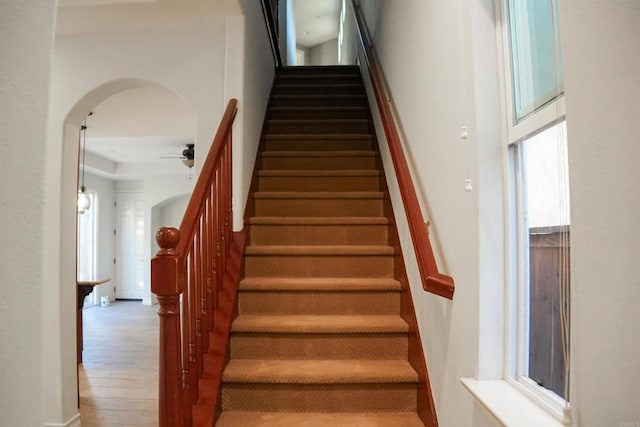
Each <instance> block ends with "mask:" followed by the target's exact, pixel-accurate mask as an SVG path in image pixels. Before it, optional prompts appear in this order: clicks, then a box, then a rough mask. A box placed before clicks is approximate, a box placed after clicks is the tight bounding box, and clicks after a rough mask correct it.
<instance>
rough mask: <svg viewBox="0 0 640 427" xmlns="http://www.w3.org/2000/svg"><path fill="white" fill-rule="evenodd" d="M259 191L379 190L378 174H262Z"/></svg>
mask: <svg viewBox="0 0 640 427" xmlns="http://www.w3.org/2000/svg"><path fill="white" fill-rule="evenodd" d="M258 182H259V189H260V190H259V191H378V188H379V178H378V177H377V176H360V177H356V176H346V177H345V176H330V177H328V176H324V177H318V176H308V177H306V176H305V177H303V176H290V177H282V176H270V177H266V176H262V177H260V179H259V181H258Z"/></svg>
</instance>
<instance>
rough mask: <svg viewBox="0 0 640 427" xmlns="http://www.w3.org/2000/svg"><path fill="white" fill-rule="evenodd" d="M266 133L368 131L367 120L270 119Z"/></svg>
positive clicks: (360, 132)
mask: <svg viewBox="0 0 640 427" xmlns="http://www.w3.org/2000/svg"><path fill="white" fill-rule="evenodd" d="M265 131H266V132H267V133H278V134H309V133H311V134H336V133H359V134H362V133H369V132H370V128H369V122H368V121H367V120H350V121H340V120H328V121H312V120H300V121H297V120H294V121H285V122H283V121H278V120H270V121H268V122H267V125H266V127H265Z"/></svg>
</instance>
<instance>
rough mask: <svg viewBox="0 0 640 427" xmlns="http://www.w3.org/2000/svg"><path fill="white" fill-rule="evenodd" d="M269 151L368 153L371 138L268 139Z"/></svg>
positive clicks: (267, 147)
mask: <svg viewBox="0 0 640 427" xmlns="http://www.w3.org/2000/svg"><path fill="white" fill-rule="evenodd" d="M266 149H267V150H268V151H361V150H362V151H368V150H371V138H363V139H329V138H327V139H322V138H319V139H304V138H296V139H284V138H282V139H278V138H268V139H267V143H266Z"/></svg>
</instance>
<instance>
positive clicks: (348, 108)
mask: <svg viewBox="0 0 640 427" xmlns="http://www.w3.org/2000/svg"><path fill="white" fill-rule="evenodd" d="M270 110H271V111H272V112H273V111H289V110H290V111H300V110H302V111H318V112H320V111H368V110H367V107H365V106H364V105H332V106H318V107H305V106H300V107H292V106H286V105H282V106H275V107H271V109H270Z"/></svg>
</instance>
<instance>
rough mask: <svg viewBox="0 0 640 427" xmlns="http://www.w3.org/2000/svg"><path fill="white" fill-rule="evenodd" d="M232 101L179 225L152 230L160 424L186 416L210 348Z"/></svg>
mask: <svg viewBox="0 0 640 427" xmlns="http://www.w3.org/2000/svg"><path fill="white" fill-rule="evenodd" d="M237 111H238V108H237V101H236V100H235V99H232V100H230V101H229V103H228V105H227V108H226V110H225V112H224V115H223V117H222V119H221V121H220V126H219V127H218V130H217V132H216V135H215V137H214V139H213V142H212V144H211V148H210V150H209V153H208V155H207V158H206V160H205V163H204V165H203V167H202V170H201V172H200V175H199V177H198V181H197V183H196V186H195V187H194V190H193V193H192V194H191V198H190V200H189V204H188V205H187V209H186V211H185V214H184V218H183V220H182V223H181V225H180V229H179V230H178V229H176V228H173V227H162V228H160V229H159V230H158V231H157V233H156V241H157V243H158V246H159V247H160V249H159V250H158V252H157V253H156V256H155V257H154V258H153V259H152V260H151V290H152V291H153V293H154V294H156V296H157V298H158V303H159V306H160V307H159V309H158V315H159V316H160V363H159V364H160V367H159V396H158V397H159V402H158V406H159V420H158V421H159V425H160V426H161V427H182V426H190V425H191V424H192V418H191V417H192V407H193V405H195V404H196V403H197V402H198V398H199V390H198V386H199V381H200V379H201V377H202V374H203V371H204V368H203V367H204V354H205V353H207V351H208V350H209V334H210V332H211V331H213V326H214V324H213V322H214V313H215V312H216V310H218V308H219V306H218V296H219V294H220V292H222V290H223V287H224V276H225V274H226V273H227V269H228V266H227V261H228V260H229V258H230V253H231V246H232V242H233V236H232V233H233V220H232V218H233V217H232V206H231V193H232V182H231V177H232V173H231V164H232V158H231V152H232V132H231V130H232V125H233V121H234V118H235V116H236V113H237Z"/></svg>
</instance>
